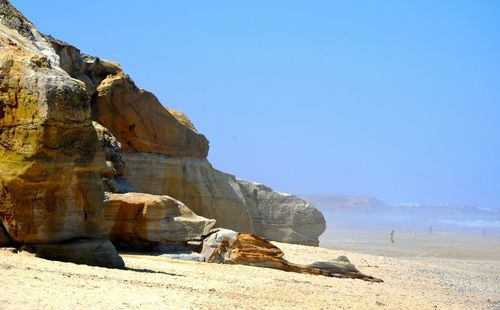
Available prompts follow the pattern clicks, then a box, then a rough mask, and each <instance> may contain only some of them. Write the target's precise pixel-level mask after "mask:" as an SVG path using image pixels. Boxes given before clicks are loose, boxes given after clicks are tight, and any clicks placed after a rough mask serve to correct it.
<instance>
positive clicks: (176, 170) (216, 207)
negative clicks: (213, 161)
mask: <svg viewBox="0 0 500 310" xmlns="http://www.w3.org/2000/svg"><path fill="white" fill-rule="evenodd" d="M123 158H124V160H125V162H126V163H127V167H128V169H127V173H126V177H127V178H128V179H129V180H130V182H132V184H134V186H135V187H136V188H137V189H138V190H139V191H141V192H147V193H151V194H156V195H161V194H166V195H169V196H172V197H175V198H176V199H179V200H180V201H182V202H184V203H185V204H186V205H187V206H189V208H191V210H193V211H194V212H195V213H196V214H199V215H201V216H204V217H207V218H213V219H215V220H217V225H218V226H219V227H225V228H230V229H235V230H236V229H238V230H241V231H245V232H253V231H254V230H253V225H252V218H251V215H250V212H249V211H248V209H247V208H246V204H245V198H244V197H243V195H242V193H241V191H240V188H239V185H238V183H237V181H236V178H234V177H233V176H231V175H228V174H225V173H222V172H220V171H217V170H215V169H213V167H212V166H211V165H210V163H209V162H208V161H207V160H206V159H201V158H189V157H188V158H175V157H167V156H163V155H160V154H150V153H124V154H123Z"/></svg>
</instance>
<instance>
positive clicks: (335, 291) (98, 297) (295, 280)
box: [0, 243, 500, 310]
mask: <svg viewBox="0 0 500 310" xmlns="http://www.w3.org/2000/svg"><path fill="white" fill-rule="evenodd" d="M278 246H279V247H281V248H282V249H283V250H284V252H285V253H287V258H288V259H289V260H291V261H293V262H297V263H307V262H311V261H312V260H321V259H329V258H333V257H335V256H337V255H341V254H342V255H347V256H348V257H349V258H350V260H351V262H353V263H354V264H355V265H356V266H357V267H358V268H359V269H360V270H361V271H362V272H365V273H367V274H370V275H373V276H375V277H379V278H382V279H384V281H385V282H384V283H381V284H379V283H369V282H364V281H360V280H349V279H336V278H327V277H323V276H313V275H307V274H296V273H287V272H283V271H279V270H271V269H264V268H257V267H249V266H235V265H215V264H205V263H196V262H186V261H176V260H170V259H166V258H161V257H156V256H148V255H131V254H124V255H123V256H124V259H125V262H126V264H127V266H128V268H130V269H129V270H111V269H105V268H97V267H89V266H83V265H75V264H71V263H62V262H54V261H47V260H43V259H39V258H34V257H32V256H29V255H27V254H23V253H21V254H13V253H10V252H8V251H7V250H5V249H3V250H0V270H1V275H2V276H1V277H0V308H1V309H83V308H85V309H88V308H93V309H134V308H141V309H158V308H166V309H231V308H233V309H234V308H237V309H264V308H265V309H269V308H272V309H419V310H421V309H498V308H499V307H500V290H499V283H500V266H499V265H496V264H482V263H479V262H465V261H452V260H438V259H429V258H426V259H421V258H420V259H412V260H410V259H401V258H389V257H381V256H373V255H367V254H357V253H352V252H338V251H334V250H329V249H323V248H315V247H307V246H298V245H289V244H282V243H279V244H278Z"/></svg>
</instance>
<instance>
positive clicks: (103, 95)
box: [93, 72, 208, 157]
mask: <svg viewBox="0 0 500 310" xmlns="http://www.w3.org/2000/svg"><path fill="white" fill-rule="evenodd" d="M93 114H94V120H96V121H97V122H99V123H100V124H102V125H103V126H105V127H106V128H108V129H109V130H110V131H111V132H112V133H113V134H114V135H115V136H116V138H117V139H118V141H120V142H121V143H122V148H123V151H124V152H149V153H158V154H164V155H168V156H176V157H188V156H191V157H206V156H207V154H208V141H207V139H206V138H205V136H203V135H201V134H199V133H198V132H196V130H194V127H192V126H186V125H184V124H183V123H181V121H179V120H178V119H177V118H176V116H174V115H172V114H171V113H170V112H169V111H168V110H167V109H166V108H165V107H163V106H162V105H161V103H160V102H159V101H158V99H157V98H156V97H155V95H153V94H152V93H150V92H147V91H145V90H142V89H139V88H137V86H135V84H134V82H133V81H132V80H131V79H130V78H129V77H128V76H127V75H125V74H124V73H121V72H120V73H118V74H115V75H108V76H107V77H106V79H104V80H103V81H102V82H101V83H100V84H99V86H98V87H97V95H96V96H94V100H93ZM177 117H179V116H177ZM181 120H182V118H181Z"/></svg>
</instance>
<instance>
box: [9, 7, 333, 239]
mask: <svg viewBox="0 0 500 310" xmlns="http://www.w3.org/2000/svg"><path fill="white" fill-rule="evenodd" d="M0 4H1V7H0V8H1V10H0V11H1V13H0V15H1V16H2V23H3V26H2V28H1V34H2V46H1V48H2V49H3V50H2V52H1V54H2V56H1V57H0V62H1V65H0V70H1V72H2V77H1V78H3V81H2V82H1V84H0V85H3V86H1V87H0V91H2V93H1V96H2V97H1V98H3V99H2V101H1V102H2V106H1V107H2V109H1V110H0V128H1V131H0V141H3V142H2V143H1V146H0V154H2V157H1V159H0V168H4V169H2V170H0V171H2V172H1V173H2V175H0V182H1V183H2V185H3V190H2V189H0V198H2V199H4V201H5V202H4V203H3V204H1V205H0V217H1V218H2V222H3V224H4V225H5V227H6V230H7V232H8V233H9V235H10V234H12V235H13V236H11V237H12V239H14V240H15V241H19V242H58V241H63V240H68V239H71V238H77V237H97V236H98V234H99V229H98V224H97V222H98V214H99V210H100V207H101V202H100V201H102V199H103V189H102V183H101V182H100V181H99V180H100V174H102V175H103V176H104V178H105V182H104V187H105V190H108V191H112V192H117V193H125V192H130V191H136V190H138V191H141V192H146V193H152V194H158V195H165V194H166V195H169V196H171V197H174V198H175V199H179V200H181V201H183V202H184V203H186V204H187V205H188V206H189V207H190V208H192V209H193V210H194V211H195V212H196V213H197V214H199V215H202V216H205V217H208V218H214V219H216V220H217V221H218V225H219V226H222V227H228V228H232V229H235V230H238V231H247V232H251V233H257V234H260V235H263V236H265V237H268V238H270V239H273V240H279V241H286V242H292V243H302V244H310V245H317V244H318V236H319V235H320V234H321V233H322V232H323V230H324V229H325V221H324V218H323V216H322V214H321V213H320V212H319V211H317V210H316V209H315V208H314V207H313V206H311V205H310V204H308V203H306V202H305V201H303V200H301V199H299V198H296V197H294V196H290V195H285V194H281V193H277V192H273V191H272V190H271V189H270V188H268V187H265V186H263V185H258V184H254V183H252V182H246V181H242V180H239V179H236V178H235V177H234V176H231V175H228V174H225V173H222V172H220V171H218V170H216V169H214V168H213V167H212V166H211V165H210V163H209V162H208V161H207V159H206V156H207V154H208V141H207V140H206V138H205V137H204V136H203V135H202V134H200V133H198V132H197V131H196V129H195V127H194V126H193V124H192V123H191V122H190V121H189V119H188V118H187V117H186V116H185V115H184V114H183V113H181V112H177V111H174V110H170V109H166V108H164V107H163V106H162V105H161V104H160V102H159V101H158V99H157V98H156V97H155V96H154V95H153V94H152V93H150V92H147V91H145V90H142V89H140V88H138V87H137V86H136V85H135V84H134V82H133V81H132V80H131V79H130V77H129V76H128V75H126V74H125V73H123V71H122V69H121V67H120V65H119V64H116V63H114V62H112V61H107V60H103V59H100V58H97V57H92V56H89V55H85V54H83V53H81V52H80V51H79V50H78V49H77V48H75V47H73V46H71V45H69V44H67V43H65V42H61V41H59V40H56V39H54V38H52V37H49V36H43V35H41V34H40V33H38V32H37V31H36V30H35V29H34V27H33V26H32V24H31V23H30V22H29V21H27V20H26V19H25V18H24V17H23V16H22V15H21V14H20V13H19V12H17V11H16V10H15V9H14V8H13V7H12V6H10V4H8V2H7V1H6V0H0ZM34 90H36V91H34ZM89 98H90V102H89ZM90 110H91V114H92V119H93V120H95V121H98V122H100V123H101V124H103V125H104V126H105V127H107V128H109V131H107V132H106V131H100V129H99V128H97V127H96V128H97V129H98V130H97V134H98V135H100V134H102V135H103V136H104V137H105V138H104V139H103V138H101V136H99V137H100V138H101V139H100V141H101V146H103V143H108V142H109V139H107V138H106V137H107V133H110V134H112V135H114V136H115V137H116V141H115V142H116V143H121V146H122V148H123V150H124V152H125V153H124V155H123V159H124V162H125V163H126V164H127V166H128V170H127V171H126V172H124V169H122V168H123V167H121V166H120V165H121V163H120V161H121V162H123V160H122V159H121V158H118V159H117V158H116V157H115V153H116V152H114V150H113V148H114V147H115V146H116V145H113V143H114V142H113V143H111V144H109V145H106V146H105V148H106V147H107V150H104V151H103V152H97V151H96V149H98V148H99V147H98V146H99V143H98V142H97V137H96V131H95V130H94V129H93V126H92V124H91V123H90V116H89V115H90ZM5 115H7V116H5ZM108 136H109V135H108ZM102 157H105V158H106V161H107V164H108V165H107V167H106V166H105V165H103V163H104V162H105V161H104V160H103V159H102ZM125 177H127V178H128V179H129V180H130V181H131V182H127V179H126V178H125ZM35 188H36V190H35ZM49 202H50V203H49ZM14 206H16V207H14ZM17 206H21V207H17ZM30 206H31V209H30V208H29V207H30ZM63 214H64V215H63Z"/></svg>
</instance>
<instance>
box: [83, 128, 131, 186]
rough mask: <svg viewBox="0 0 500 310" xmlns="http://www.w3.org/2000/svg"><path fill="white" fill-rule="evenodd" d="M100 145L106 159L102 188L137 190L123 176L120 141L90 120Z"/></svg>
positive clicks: (123, 165)
mask: <svg viewBox="0 0 500 310" xmlns="http://www.w3.org/2000/svg"><path fill="white" fill-rule="evenodd" d="M92 125H93V126H94V128H95V131H96V133H97V138H98V140H99V144H100V145H101V148H100V152H101V153H102V154H101V155H102V156H104V158H105V159H106V169H103V170H102V171H101V175H102V177H103V185H104V190H105V191H107V192H112V193H129V192H137V189H136V188H135V187H134V186H133V185H132V184H131V183H130V182H129V181H128V180H127V179H126V178H125V177H124V175H125V168H126V167H125V162H124V161H123V158H122V150H121V143H120V142H118V140H117V139H116V138H115V136H113V134H112V133H111V132H110V131H109V130H108V129H107V128H105V127H103V126H102V125H101V124H99V123H97V122H92Z"/></svg>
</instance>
